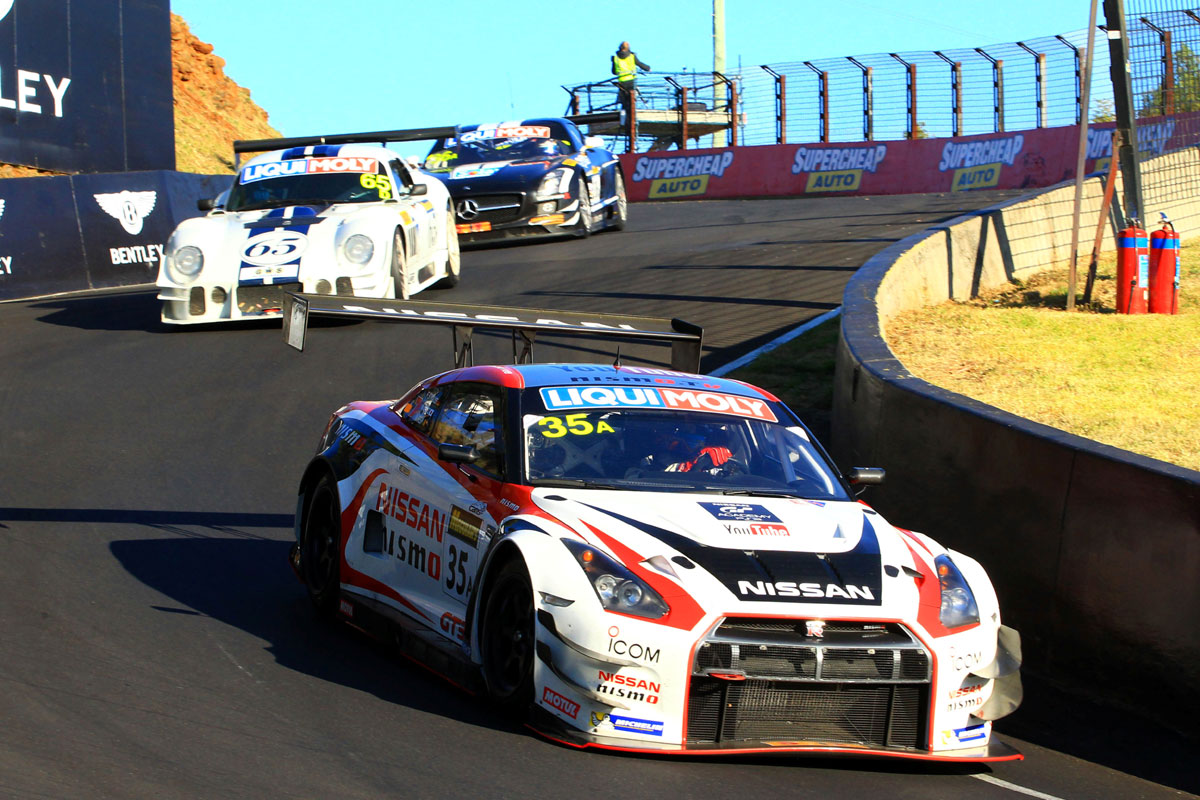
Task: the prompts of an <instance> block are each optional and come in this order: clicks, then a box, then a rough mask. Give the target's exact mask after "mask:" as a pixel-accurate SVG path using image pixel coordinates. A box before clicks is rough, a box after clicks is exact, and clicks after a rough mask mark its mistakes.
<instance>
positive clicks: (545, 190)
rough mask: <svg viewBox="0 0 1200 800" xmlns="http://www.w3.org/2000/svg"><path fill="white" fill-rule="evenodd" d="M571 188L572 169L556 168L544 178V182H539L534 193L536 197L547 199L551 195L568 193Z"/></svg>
mask: <svg viewBox="0 0 1200 800" xmlns="http://www.w3.org/2000/svg"><path fill="white" fill-rule="evenodd" d="M570 189H571V170H569V169H556V170H554V171H553V172H551V173H549V174H547V175H546V177H544V178H542V182H541V183H540V184H538V188H537V193H536V194H535V195H534V198H535V199H537V200H545V199H547V198H550V197H557V196H558V195H563V194H566V193H567V192H568V191H570Z"/></svg>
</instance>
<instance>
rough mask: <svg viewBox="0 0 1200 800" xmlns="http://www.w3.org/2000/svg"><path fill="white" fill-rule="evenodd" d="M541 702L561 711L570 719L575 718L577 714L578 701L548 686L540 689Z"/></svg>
mask: <svg viewBox="0 0 1200 800" xmlns="http://www.w3.org/2000/svg"><path fill="white" fill-rule="evenodd" d="M542 702H543V703H545V704H546V705H548V706H550V707H551V708H553V709H555V710H557V711H561V712H562V713H564V714H566V715H567V716H568V717H570V718H571V719H575V717H576V716H578V715H579V703H576V702H575V701H574V700H568V699H567V698H565V697H563V696H562V695H561V694H559V693H558V692H556V691H554V690H553V689H551V688H550V687H549V686H547V687H545V688H544V689H543V690H542Z"/></svg>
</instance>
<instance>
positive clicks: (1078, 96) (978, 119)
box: [563, 0, 1183, 150]
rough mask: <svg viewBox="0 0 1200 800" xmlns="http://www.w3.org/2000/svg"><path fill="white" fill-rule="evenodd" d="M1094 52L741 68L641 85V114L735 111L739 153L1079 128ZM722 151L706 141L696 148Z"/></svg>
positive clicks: (595, 86) (648, 143) (1069, 49)
mask: <svg viewBox="0 0 1200 800" xmlns="http://www.w3.org/2000/svg"><path fill="white" fill-rule="evenodd" d="M1145 1H1146V2H1151V0H1145ZM1159 2H1164V0H1159ZM1176 16H1181V17H1182V16H1183V15H1182V14H1177V15H1176ZM1171 22H1172V24H1175V22H1176V21H1174V20H1172V21H1171ZM1142 27H1143V28H1145V26H1142ZM1145 30H1146V31H1149V30H1150V29H1149V28H1145ZM1104 37H1105V31H1104V29H1103V28H1098V29H1097V30H1096V31H1095V32H1094V38H1093V50H1094V54H1095V55H1094V59H1095V67H1094V71H1093V75H1096V76H1100V79H1099V80H1095V81H1093V84H1092V96H1091V102H1090V103H1089V106H1090V108H1089V109H1088V114H1087V116H1088V119H1089V120H1093V121H1097V122H1100V121H1110V120H1112V118H1113V99H1112V90H1111V87H1109V86H1108V81H1107V80H1106V76H1107V75H1108V49H1107V48H1106V47H1105V46H1104V44H1105V39H1104ZM1086 48H1087V31H1086V30H1080V31H1074V32H1071V33H1065V34H1059V35H1055V36H1044V37H1040V38H1037V39H1029V40H1026V41H1023V42H1008V43H1001V44H994V45H987V46H982V47H976V48H964V49H956V50H939V51H921V52H897V53H876V54H872V55H860V56H846V57H842V58H826V59H815V60H812V61H792V62H786V63H778V64H768V65H763V66H752V67H741V68H739V69H738V70H737V71H735V72H728V73H726V74H725V75H717V74H715V73H713V72H702V71H695V72H670V73H667V72H651V73H647V74H643V75H641V76H640V77H639V78H638V94H639V103H638V109H639V111H643V110H655V111H662V110H678V109H679V108H680V105H681V92H680V90H681V89H684V88H686V89H687V90H688V93H687V100H688V101H689V103H690V108H691V113H692V114H693V115H695V114H696V113H697V112H703V111H713V112H717V111H728V109H729V108H730V107H731V104H732V107H733V108H735V109H736V113H734V114H733V115H731V117H730V120H729V122H730V123H731V124H736V127H737V130H736V140H737V143H738V144H741V145H761V144H787V143H818V142H862V141H888V140H899V139H924V138H949V137H958V136H971V135H976V134H994V133H1005V132H1009V131H1025V130H1033V129H1037V128H1051V127H1059V126H1065V125H1075V124H1077V123H1079V122H1080V120H1081V119H1082V118H1083V116H1084V109H1083V105H1082V95H1083V92H1082V89H1083V84H1082V70H1083V65H1084V63H1085V57H1086ZM563 88H564V89H566V91H567V92H568V93H569V94H571V97H572V100H571V101H570V102H569V103H568V112H569V113H578V112H583V111H601V110H614V109H618V108H620V100H619V97H618V95H617V88H616V85H615V83H614V81H612V80H608V81H601V82H597V83H584V84H578V85H575V86H564V87H563ZM701 130H703V129H701ZM725 133H726V134H728V135H727V137H726V140H725V141H731V140H732V139H733V138H734V132H733V131H726V132H725ZM720 135H722V134H718V136H720ZM614 143H615V142H614ZM671 143H672V141H671V139H669V138H667V137H663V136H661V135H649V134H648V135H642V136H639V137H637V141H636V143H635V146H634V149H635V150H646V149H663V148H665V147H666V146H668V145H670V144H671ZM722 144H724V142H721V141H720V139H717V140H715V141H714V139H713V137H712V136H711V135H704V136H700V137H696V140H695V141H694V142H692V143H690V144H689V146H700V147H713V146H721V145H722Z"/></svg>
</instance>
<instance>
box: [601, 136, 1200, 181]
mask: <svg viewBox="0 0 1200 800" xmlns="http://www.w3.org/2000/svg"><path fill="white" fill-rule="evenodd" d="M1188 116H1191V115H1187V114H1181V115H1176V116H1175V117H1174V118H1172V119H1163V120H1159V121H1155V120H1145V121H1143V124H1142V125H1141V126H1140V128H1139V131H1142V130H1144V131H1145V135H1146V139H1147V142H1146V143H1142V142H1141V141H1139V145H1141V147H1142V149H1143V150H1144V151H1147V152H1151V153H1155V154H1157V153H1160V152H1162V151H1163V150H1164V149H1168V150H1169V149H1171V142H1173V141H1175V139H1178V138H1179V137H1175V135H1174V132H1175V130H1176V129H1177V128H1178V127H1180V123H1179V120H1181V119H1182V118H1184V117H1188ZM1195 116H1200V114H1198V115H1195ZM1097 127H1098V128H1099V129H1096V128H1093V129H1092V130H1091V131H1090V132H1089V140H1088V141H1089V146H1088V161H1087V163H1086V165H1085V168H1086V169H1087V170H1088V171H1089V172H1093V171H1096V170H1101V169H1104V168H1105V167H1106V166H1107V163H1108V158H1109V157H1110V156H1111V146H1110V145H1109V137H1110V132H1109V130H1105V129H1104V127H1105V126H1097ZM1107 127H1109V128H1111V125H1109V126H1107ZM1141 135H1142V134H1141V133H1140V132H1139V136H1141ZM1173 137H1174V138H1173ZM1078 139H1079V129H1078V127H1077V126H1074V125H1069V126H1064V127H1061V128H1043V129H1038V130H1028V131H1022V132H1014V133H999V134H984V135H979V136H961V137H954V138H945V139H904V140H899V141H889V142H837V143H817V144H811V143H808V144H790V145H788V144H783V145H779V144H777V145H757V146H750V147H737V148H720V149H705V150H684V151H679V150H671V151H665V152H661V151H660V152H650V153H626V154H624V155H622V156H621V167H622V169H623V170H624V173H625V176H626V184H627V189H628V192H629V197H630V199H631V200H635V201H644V200H676V199H693V200H698V199H718V198H733V197H772V196H801V195H815V196H820V195H830V194H863V195H868V194H878V195H886V194H911V193H915V192H963V191H972V190H978V189H997V188H998V189H1026V188H1041V187H1045V186H1052V185H1054V184H1056V183H1058V182H1060V181H1064V180H1068V179H1070V178H1071V177H1073V176H1074V172H1075V156H1076V152H1077V150H1076V148H1077V146H1078Z"/></svg>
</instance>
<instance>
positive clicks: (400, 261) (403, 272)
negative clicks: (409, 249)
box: [392, 228, 409, 300]
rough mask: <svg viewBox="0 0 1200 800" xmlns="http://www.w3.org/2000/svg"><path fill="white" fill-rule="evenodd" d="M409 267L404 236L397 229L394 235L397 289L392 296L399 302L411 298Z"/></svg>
mask: <svg viewBox="0 0 1200 800" xmlns="http://www.w3.org/2000/svg"><path fill="white" fill-rule="evenodd" d="M407 266H408V264H407V262H406V260H405V258H404V235H403V234H401V233H400V229H399V228H396V232H395V233H394V234H393V235H392V280H393V281H394V282H395V285H396V288H395V289H394V290H393V292H392V294H393V295H395V297H396V299H397V300H407V299H408V298H409V291H408V270H407Z"/></svg>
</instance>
